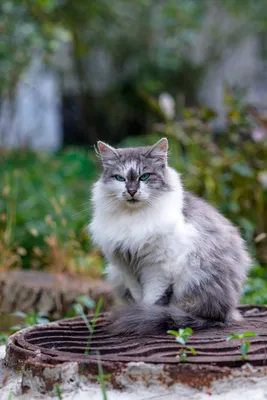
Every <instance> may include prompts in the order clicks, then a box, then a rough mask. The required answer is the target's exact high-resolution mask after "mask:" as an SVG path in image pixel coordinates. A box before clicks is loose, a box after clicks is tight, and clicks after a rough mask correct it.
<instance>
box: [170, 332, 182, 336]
mask: <svg viewBox="0 0 267 400" xmlns="http://www.w3.org/2000/svg"><path fill="white" fill-rule="evenodd" d="M167 333H168V334H169V335H173V336H180V334H179V332H177V331H167Z"/></svg>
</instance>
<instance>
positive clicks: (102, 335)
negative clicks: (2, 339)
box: [6, 306, 267, 387]
mask: <svg viewBox="0 0 267 400" xmlns="http://www.w3.org/2000/svg"><path fill="white" fill-rule="evenodd" d="M240 311H241V313H242V314H243V316H244V320H243V321H242V322H240V323H238V324H237V323H236V324H234V325H231V326H228V327H226V328H223V329H210V330H206V331H201V332H196V333H194V334H193V336H192V337H191V339H190V341H189V342H188V346H191V347H194V348H195V350H196V351H197V355H195V356H194V355H191V354H190V353H188V361H186V362H185V363H183V364H182V363H179V362H178V360H177V357H176V356H177V352H178V350H179V345H178V344H177V342H176V341H175V339H174V337H173V336H171V335H168V334H166V335H155V336H149V337H142V338H137V337H135V336H128V337H126V336H125V337H122V336H112V335H110V334H109V333H108V331H107V322H106V320H105V314H102V315H100V316H99V318H98V321H97V325H96V328H95V331H94V335H93V337H92V340H91V343H90V351H89V354H88V355H85V354H84V352H85V348H86V345H87V342H88V336H89V332H88V329H87V327H86V325H85V323H84V321H83V320H82V318H80V317H77V318H71V319H66V320H61V321H58V322H55V323H50V324H48V325H42V326H35V327H33V328H27V329H24V330H22V331H20V332H18V333H16V334H14V335H12V336H11V337H10V338H9V341H8V345H7V355H6V364H7V366H9V367H11V368H13V369H16V370H18V369H21V368H22V367H23V368H24V370H25V371H28V372H29V371H30V372H31V376H35V375H39V376H40V374H43V372H44V370H47V369H49V368H50V369H53V368H58V367H60V366H62V365H66V364H65V363H68V362H71V363H74V364H75V365H76V366H77V374H82V375H84V376H87V377H88V378H89V379H90V377H91V376H93V375H96V374H97V370H98V363H99V357H100V359H101V363H102V365H103V368H104V372H105V373H110V374H111V378H110V380H111V383H112V384H113V386H114V387H123V384H122V383H121V382H122V380H121V376H122V375H124V376H125V375H127V376H128V378H129V377H130V379H131V377H132V379H135V378H134V377H133V374H135V375H136V374H138V371H139V373H140V374H141V375H142V371H143V375H146V373H147V372H145V369H143V368H144V366H148V365H149V366H150V367H149V376H150V377H151V376H153V377H154V378H155V379H156V380H158V381H160V383H163V384H167V385H171V384H172V383H175V382H180V383H186V384H190V385H193V386H208V385H209V383H210V382H211V381H213V380H214V379H219V378H223V377H225V376H229V375H231V374H232V372H233V370H240V366H242V365H243V364H244V360H242V359H241V357H240V348H239V347H240V342H239V341H236V340H231V341H229V342H227V341H226V337H227V335H228V334H230V333H242V332H245V331H253V332H255V333H257V337H253V338H250V339H249V340H250V342H251V347H250V350H249V354H248V356H247V360H246V361H247V362H249V363H250V364H251V365H252V366H254V367H255V368H254V369H255V370H257V371H259V370H261V373H263V375H265V374H267V368H264V366H265V364H267V307H264V306H241V307H240ZM98 354H99V355H98ZM143 363H145V364H143ZM74 364H73V365H74ZM258 367H261V368H258ZM133 371H134V373H133ZM146 371H147V370H146ZM153 371H154V372H153ZM59 375H60V374H59ZM59 375H58V374H57V379H58V380H60V379H61V378H62V377H61V378H60V377H59ZM118 377H120V379H118Z"/></svg>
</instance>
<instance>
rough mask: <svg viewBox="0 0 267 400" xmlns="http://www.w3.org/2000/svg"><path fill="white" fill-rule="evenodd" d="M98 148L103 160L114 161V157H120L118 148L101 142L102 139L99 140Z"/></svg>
mask: <svg viewBox="0 0 267 400" xmlns="http://www.w3.org/2000/svg"><path fill="white" fill-rule="evenodd" d="M97 149H98V151H97V152H98V154H99V155H100V158H101V160H102V161H103V162H106V161H112V160H114V159H117V158H118V157H119V155H118V153H117V151H116V149H114V147H112V146H110V145H108V144H106V143H104V142H101V141H100V140H99V141H98V142H97Z"/></svg>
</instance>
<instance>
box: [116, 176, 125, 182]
mask: <svg viewBox="0 0 267 400" xmlns="http://www.w3.org/2000/svg"><path fill="white" fill-rule="evenodd" d="M114 178H115V179H117V181H120V182H125V178H124V177H123V176H121V175H115V176H114Z"/></svg>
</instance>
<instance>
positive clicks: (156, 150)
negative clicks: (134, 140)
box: [147, 138, 168, 162]
mask: <svg viewBox="0 0 267 400" xmlns="http://www.w3.org/2000/svg"><path fill="white" fill-rule="evenodd" d="M147 156H149V157H155V158H159V159H161V160H164V161H165V162H167V157H168V139H166V138H162V139H160V140H159V141H158V142H157V143H156V144H154V146H152V148H151V149H150V150H149V151H148V153H147Z"/></svg>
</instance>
